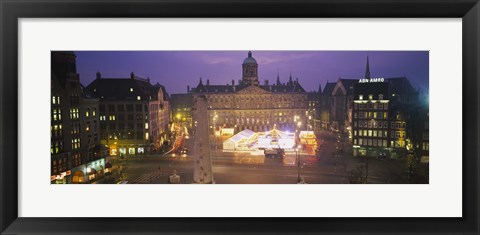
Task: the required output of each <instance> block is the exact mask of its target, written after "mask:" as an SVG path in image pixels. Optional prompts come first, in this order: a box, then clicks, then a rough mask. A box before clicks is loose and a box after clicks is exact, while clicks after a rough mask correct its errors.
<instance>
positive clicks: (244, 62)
mask: <svg viewBox="0 0 480 235" xmlns="http://www.w3.org/2000/svg"><path fill="white" fill-rule="evenodd" d="M243 64H257V61H256V60H255V59H254V58H253V57H252V52H251V51H249V52H248V57H247V58H245V60H244V61H243Z"/></svg>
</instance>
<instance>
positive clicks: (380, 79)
mask: <svg viewBox="0 0 480 235" xmlns="http://www.w3.org/2000/svg"><path fill="white" fill-rule="evenodd" d="M384 81H385V78H370V79H368V78H360V79H359V80H358V82H359V83H370V82H384Z"/></svg>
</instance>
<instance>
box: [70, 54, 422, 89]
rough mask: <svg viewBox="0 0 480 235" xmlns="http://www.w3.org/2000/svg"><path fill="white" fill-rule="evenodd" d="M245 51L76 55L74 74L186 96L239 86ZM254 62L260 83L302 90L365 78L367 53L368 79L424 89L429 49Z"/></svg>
mask: <svg viewBox="0 0 480 235" xmlns="http://www.w3.org/2000/svg"><path fill="white" fill-rule="evenodd" d="M247 53H248V51H76V52H75V54H76V55H77V72H78V73H79V74H80V81H81V83H82V84H83V85H85V86H87V85H88V84H90V82H92V81H93V80H94V79H95V74H96V72H97V71H98V72H100V73H101V74H102V77H104V78H128V77H129V76H130V72H134V73H135V75H136V76H138V77H142V78H147V77H149V78H150V81H151V83H152V84H155V83H157V82H159V83H160V84H162V85H164V86H165V88H166V89H167V92H168V93H169V94H175V93H185V92H186V91H187V85H190V87H194V86H196V85H197V84H198V81H199V78H200V77H202V79H203V82H204V84H205V83H206V80H207V79H210V84H216V85H225V84H227V83H228V84H230V83H231V81H232V79H234V80H235V83H236V84H238V80H239V79H241V78H242V62H243V60H244V59H245V58H246V57H247ZM252 53H253V57H254V58H255V59H256V60H257V63H258V64H259V65H258V73H259V81H260V83H261V84H264V80H266V79H268V80H269V82H270V84H272V83H274V82H275V81H276V79H277V71H278V72H279V74H280V81H281V82H282V83H283V82H287V81H288V78H289V76H290V72H291V74H292V77H293V78H294V79H296V78H297V77H298V79H299V82H300V84H301V85H302V86H303V87H304V89H305V90H306V91H313V90H318V85H319V84H321V86H322V89H323V88H324V87H325V83H326V82H327V81H329V82H335V81H337V79H338V78H339V77H341V78H346V79H359V78H363V77H364V75H365V65H366V57H367V54H368V55H369V60H370V73H371V77H385V78H388V77H400V76H406V77H407V78H408V79H409V80H410V82H411V83H412V85H413V86H414V87H415V88H416V89H418V88H421V89H422V90H424V91H428V84H429V82H428V79H429V57H428V51H369V52H366V51H252Z"/></svg>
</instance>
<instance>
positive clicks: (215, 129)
mask: <svg viewBox="0 0 480 235" xmlns="http://www.w3.org/2000/svg"><path fill="white" fill-rule="evenodd" d="M217 117H218V115H217V114H215V116H213V144H214V145H215V154H214V156H217V136H216V135H215V132H216V131H217V127H216V125H215V124H216V120H217Z"/></svg>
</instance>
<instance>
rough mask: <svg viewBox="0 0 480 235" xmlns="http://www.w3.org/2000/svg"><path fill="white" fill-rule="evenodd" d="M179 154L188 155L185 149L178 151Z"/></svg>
mask: <svg viewBox="0 0 480 235" xmlns="http://www.w3.org/2000/svg"><path fill="white" fill-rule="evenodd" d="M180 153H181V154H187V153H188V149H187V148H183V149H182V150H181V151H180Z"/></svg>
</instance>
